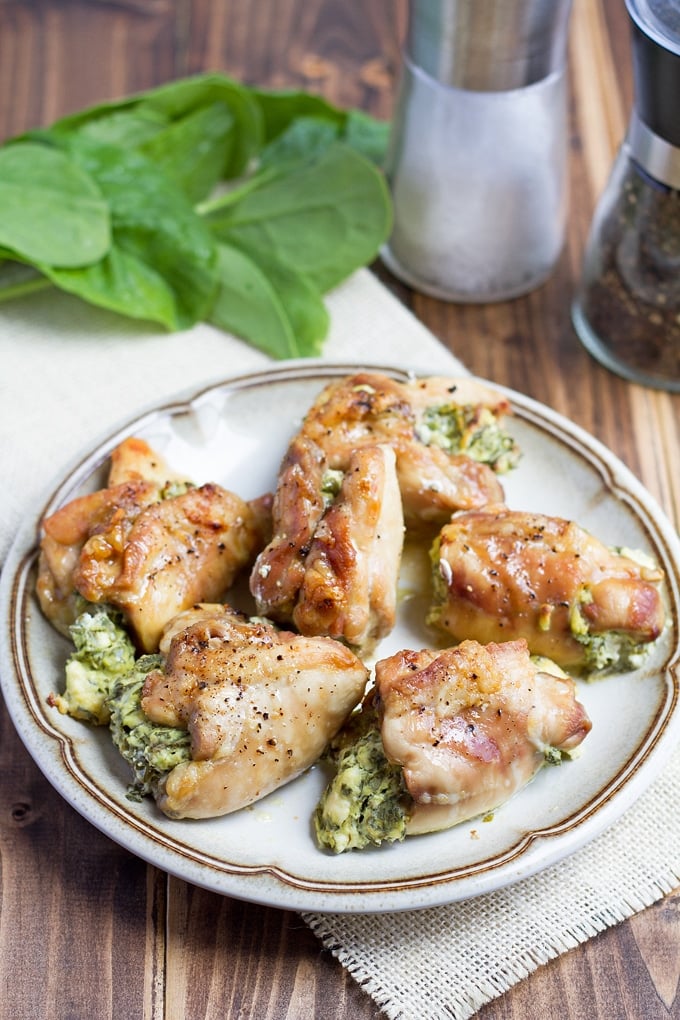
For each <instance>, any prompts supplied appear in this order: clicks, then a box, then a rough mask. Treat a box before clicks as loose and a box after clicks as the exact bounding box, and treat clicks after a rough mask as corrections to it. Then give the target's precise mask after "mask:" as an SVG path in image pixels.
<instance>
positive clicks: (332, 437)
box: [301, 372, 518, 527]
mask: <svg viewBox="0 0 680 1020" xmlns="http://www.w3.org/2000/svg"><path fill="white" fill-rule="evenodd" d="M508 413H509V405H508V402H507V400H506V399H505V398H503V397H500V396H499V394H497V393H496V392H494V391H493V390H490V389H488V388H487V387H484V386H482V385H481V384H480V383H478V382H476V381H474V380H469V379H447V378H440V377H432V378H429V379H417V380H414V381H412V382H406V383H405V382H399V381H397V380H395V379H392V378H390V377H389V376H386V375H383V374H381V373H377V372H360V373H357V374H356V375H353V376H349V377H347V378H345V379H342V380H340V381H338V382H335V383H331V384H330V385H329V386H327V387H326V388H325V389H324V390H323V392H322V393H321V394H320V395H319V397H318V398H317V399H316V400H315V402H314V404H313V405H312V407H311V408H310V410H309V411H308V413H307V415H306V416H305V419H304V421H303V424H302V429H301V432H302V435H304V436H305V437H306V438H308V439H310V440H312V441H313V442H314V443H315V444H316V445H317V446H318V447H320V448H321V449H322V450H323V452H324V454H325V456H326V458H327V461H328V464H329V466H330V467H331V468H338V469H340V470H345V469H346V468H347V464H348V461H349V458H350V456H351V455H352V454H353V452H354V451H355V450H357V449H359V448H360V447H363V446H373V445H375V444H376V443H381V444H383V443H384V444H389V445H390V446H392V447H393V449H394V451H395V454H396V458H397V476H398V479H399V486H400V489H401V494H402V500H403V504H404V516H405V518H406V522H407V524H408V525H409V526H411V527H413V526H419V525H422V524H423V523H425V524H428V525H432V524H434V523H437V522H439V523H440V524H442V523H443V522H444V521H445V520H447V519H448V517H449V516H450V515H451V513H452V512H453V511H454V510H460V509H466V508H470V507H476V506H482V505H484V504H485V503H488V502H496V501H498V500H500V499H502V498H503V492H502V488H501V485H500V482H499V481H498V479H497V477H496V474H495V473H494V471H498V472H500V471H504V470H507V469H508V468H509V467H511V466H512V465H513V464H514V463H515V462H516V460H517V456H518V453H517V449H516V447H515V444H514V442H513V441H512V439H511V438H510V436H509V435H508V434H507V432H505V430H504V429H503V427H502V421H503V418H504V416H505V415H507V414H508Z"/></svg>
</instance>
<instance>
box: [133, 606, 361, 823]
mask: <svg viewBox="0 0 680 1020" xmlns="http://www.w3.org/2000/svg"><path fill="white" fill-rule="evenodd" d="M184 623H186V624H187V626H186V627H183V624H184ZM166 645H167V648H168V651H167V658H166V660H165V664H164V666H163V668H162V669H158V670H155V671H153V672H151V673H149V674H148V676H147V678H146V681H145V683H144V687H143V692H142V702H141V703H142V708H143V710H144V712H145V713H146V716H147V717H148V718H149V719H150V720H151V722H152V723H154V724H161V725H163V726H168V727H180V728H186V729H187V730H188V733H189V736H190V740H191V759H192V760H191V761H184V762H182V763H180V764H179V765H177V766H176V767H175V768H174V769H172V770H171V771H170V772H169V774H168V775H167V776H165V777H164V779H163V780H162V782H161V784H160V786H159V788H158V790H157V801H158V804H159V806H160V807H161V809H162V810H163V811H164V812H165V813H166V814H168V815H170V816H171V817H173V818H208V817H213V816H217V815H224V814H228V813H230V812H232V811H237V810H239V809H240V808H242V807H245V806H246V805H248V804H251V803H253V802H254V801H256V800H259V799H260V798H261V797H264V796H265V795H266V794H268V793H270V792H271V791H272V790H275V789H276V788H277V787H279V786H281V785H282V784H284V783H287V782H289V781H290V780H292V779H294V778H295V777H296V776H298V775H300V773H301V772H303V771H304V770H305V769H307V768H308V767H309V766H310V765H312V764H313V763H314V762H315V761H316V760H317V759H318V757H319V755H320V754H321V752H322V751H323V749H324V747H325V746H326V744H327V743H328V741H329V740H330V739H331V738H332V737H333V736H334V735H335V734H336V733H337V731H338V730H339V729H340V727H341V726H342V724H343V722H344V721H345V719H346V718H347V716H348V715H349V714H350V712H351V711H352V709H353V708H354V707H355V706H356V705H357V704H358V702H359V701H360V700H361V697H362V695H363V692H364V688H365V685H366V680H367V671H366V668H365V667H364V665H363V664H362V662H361V661H360V660H359V659H358V658H357V657H356V656H355V655H354V654H353V653H352V652H351V651H350V650H349V649H348V648H346V647H345V646H344V645H341V644H340V643H339V642H336V641H333V640H332V639H330V638H324V637H314V638H312V637H304V636H300V635H297V634H292V633H289V632H278V631H277V630H276V629H275V628H274V627H273V626H272V625H270V624H268V623H266V622H262V621H258V622H250V621H248V620H247V619H246V618H245V617H243V616H242V615H241V614H239V613H236V612H235V611H233V610H231V609H229V607H227V606H210V605H207V606H200V607H196V608H194V609H193V610H189V611H188V613H187V614H186V615H185V616H183V615H180V616H179V617H178V618H177V620H174V621H172V624H171V633H170V635H169V643H168V642H165V641H164V646H166Z"/></svg>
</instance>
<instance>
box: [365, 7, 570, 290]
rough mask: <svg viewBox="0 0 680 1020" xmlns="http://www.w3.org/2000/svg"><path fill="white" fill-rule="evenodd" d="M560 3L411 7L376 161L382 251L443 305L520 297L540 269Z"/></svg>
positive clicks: (558, 126) (553, 230)
mask: <svg viewBox="0 0 680 1020" xmlns="http://www.w3.org/2000/svg"><path fill="white" fill-rule="evenodd" d="M570 11H571V0H412V3H411V7H410V17H409V27H408V33H407V39H406V44H405V48H404V53H403V70H402V77H401V83H400V89H399V93H398V97H397V105H396V111H395V116H394V118H393V128H392V135H391V139H390V149H389V154H388V159H387V164H386V170H387V175H388V179H389V181H390V185H391V189H392V197H393V203H394V228H393V231H392V235H391V238H390V240H389V242H388V244H387V245H386V247H385V249H384V250H383V252H382V257H383V260H384V262H385V263H386V265H387V266H388V267H389V268H390V269H391V270H392V271H393V272H394V273H395V274H396V275H397V276H399V277H400V278H402V279H403V280H405V281H406V282H407V283H409V284H410V285H411V286H414V287H416V288H417V289H420V290H422V291H424V292H426V293H430V294H433V295H435V296H436V297H440V298H443V299H445V300H452V301H463V302H485V301H496V300H503V299H506V298H511V297H515V296H517V295H519V294H523V293H525V292H527V291H529V290H531V289H533V288H534V287H536V286H538V285H539V284H540V283H542V282H543V281H544V280H545V279H546V278H547V277H548V275H549V274H550V272H551V271H552V269H553V268H554V265H555V262H556V261H557V259H558V257H559V255H560V251H561V249H562V246H563V242H564V231H565V221H566V205H567V142H568V137H567V136H568V132H567V85H566V70H565V65H566V42H567V33H568V22H569V15H570Z"/></svg>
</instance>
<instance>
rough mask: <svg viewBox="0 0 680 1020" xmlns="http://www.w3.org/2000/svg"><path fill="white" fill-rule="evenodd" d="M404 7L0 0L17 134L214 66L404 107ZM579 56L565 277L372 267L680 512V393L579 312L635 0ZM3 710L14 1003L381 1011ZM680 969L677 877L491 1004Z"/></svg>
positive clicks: (669, 981)
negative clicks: (621, 370) (59, 785)
mask: <svg viewBox="0 0 680 1020" xmlns="http://www.w3.org/2000/svg"><path fill="white" fill-rule="evenodd" d="M405 23H406V5H405V0H393V2H392V3H387V2H386V0H364V2H362V3H358V2H355V3H348V2H347V0H251V2H249V3H244V2H243V0H220V2H219V3H216V2H211V0H118V2H115V0H111V2H104V0H90V2H84V0H23V2H21V0H17V2H11V0H9V2H8V0H0V139H4V138H6V137H8V136H11V135H14V134H17V133H19V132H20V131H22V130H24V129H26V128H29V127H35V126H38V125H41V124H43V123H47V122H49V121H51V120H53V119H54V118H56V117H57V116H59V115H61V114H65V113H67V112H70V111H73V110H75V109H78V108H79V107H82V106H85V105H89V104H90V103H92V102H95V101H97V100H103V99H108V98H114V97H117V96H120V95H123V94H125V93H128V92H132V91H136V90H139V89H143V88H147V87H150V86H152V85H155V84H158V83H161V82H163V81H166V80H169V79H172V78H176V77H181V76H183V75H186V74H190V73H193V72H197V71H201V70H208V69H221V70H224V71H226V72H228V73H230V74H231V75H233V76H234V77H237V78H241V79H242V80H244V81H246V82H248V83H257V84H261V85H264V86H271V87H281V86H296V87H299V86H302V87H306V88H309V89H312V90H315V91H318V92H321V93H323V94H324V95H326V96H327V97H328V98H329V99H331V100H332V101H334V102H337V103H339V104H343V105H354V106H360V107H364V108H365V109H367V110H369V111H370V112H372V113H373V114H375V115H377V116H380V117H384V118H387V117H389V116H390V114H391V112H392V105H393V98H394V92H395V81H396V77H397V75H398V71H399V65H400V43H401V40H402V38H403V33H404V28H405ZM571 69H572V100H571V115H572V119H571V184H572V207H571V215H570V220H569V236H568V243H567V245H566V249H565V251H564V254H563V257H562V258H561V260H560V263H559V265H558V267H557V269H556V271H555V273H554V274H553V276H552V278H551V279H550V281H549V282H548V283H547V284H545V285H544V286H543V287H541V288H540V289H539V290H537V291H535V292H534V293H533V294H531V295H529V296H527V297H525V298H522V299H519V300H516V301H512V302H507V303H504V304H498V305H489V306H463V305H453V304H445V303H442V302H439V301H436V300H434V299H431V298H428V297H425V296H423V295H421V294H418V293H413V292H411V291H410V290H409V289H408V288H406V287H404V286H402V285H400V284H399V283H397V282H396V281H395V280H393V279H392V278H391V277H390V276H389V274H388V273H387V272H386V271H385V270H384V269H382V268H381V267H379V266H378V267H376V272H378V273H379V275H380V276H381V278H382V279H383V280H384V281H385V282H386V283H387V284H388V285H389V286H390V287H392V288H393V290H394V291H395V293H396V294H397V295H398V296H399V297H400V298H401V299H402V300H403V301H404V302H405V303H406V304H408V305H409V306H410V307H411V308H412V309H413V310H414V312H415V313H416V315H417V316H419V317H420V318H421V319H422V320H423V322H424V323H426V325H427V326H429V327H430V328H431V329H432V330H433V332H434V333H435V334H437V335H438V336H439V337H440V338H441V340H442V342H443V343H444V344H445V345H446V346H447V347H450V348H451V350H453V351H455V352H456V354H457V355H458V356H459V357H460V358H462V360H463V361H464V362H465V363H466V364H467V365H468V367H469V368H470V369H471V370H472V371H473V372H474V373H476V374H478V375H481V376H484V377H487V378H489V379H493V380H495V381H497V382H499V383H504V384H507V385H509V386H511V387H514V388H517V389H520V390H523V391H524V392H526V393H528V394H530V395H531V396H533V397H535V398H537V399H539V400H541V401H543V402H544V403H546V404H549V405H550V406H552V407H554V408H556V409H557V410H558V411H560V412H562V413H564V414H566V415H567V416H568V417H570V418H571V419H573V420H574V421H576V422H577V423H578V424H580V425H581V426H583V427H584V428H586V429H587V430H588V431H589V432H591V433H592V434H593V435H595V436H597V437H598V438H599V439H601V440H602V441H604V442H605V443H606V444H607V445H608V446H609V447H611V449H612V450H614V451H615V452H616V453H617V454H618V455H619V456H620V457H621V458H622V459H623V460H624V461H625V462H626V463H627V464H628V465H629V467H630V468H631V469H632V470H633V471H634V472H635V473H636V474H637V475H638V476H639V477H640V478H641V479H642V481H643V482H644V483H645V484H646V485H647V487H648V488H649V489H650V490H651V491H652V493H653V494H654V495H655V496H656V497H657V498H658V500H659V501H660V503H661V504H662V505H663V506H664V508H665V509H666V511H667V512H668V513H669V515H670V516H671V517H673V516H674V518H675V520H676V521H677V520H679V519H680V397H671V396H669V395H667V394H664V393H660V392H653V391H650V390H645V389H642V388H639V387H636V386H632V385H629V384H627V383H625V382H623V381H622V380H620V379H618V378H616V377H615V376H613V375H611V374H609V373H608V372H606V371H605V370H604V369H602V368H601V367H599V366H598V365H597V364H596V363H595V362H594V361H593V360H591V358H590V357H589V355H588V354H586V353H585V351H584V350H583V349H582V348H581V346H580V345H579V343H578V342H577V340H576V337H575V335H574V333H573V330H572V327H571V325H570V319H569V303H570V297H571V294H572V292H573V286H574V281H575V278H576V276H577V274H578V271H579V264H580V259H581V253H582V250H583V245H584V241H585V237H586V233H587V229H588V225H589V221H590V216H591V212H592V209H593V205H594V201H595V199H596V197H597V195H598V194H599V192H600V190H601V188H602V187H603V185H604V183H605V180H606V177H607V174H608V171H609V167H610V165H611V160H612V157H613V154H614V151H615V149H616V146H617V145H618V143H619V141H620V139H621V137H622V135H623V133H624V130H625V126H626V121H627V117H628V110H629V108H630V101H631V94H632V83H631V73H630V51H629V37H628V24H627V19H626V15H625V10H624V6H623V0H576V5H575V11H574V17H573V19H572V46H571ZM1 725H2V743H1V744H0V758H1V763H2V764H1V769H2V776H3V783H2V793H1V798H2V800H1V804H2V811H1V814H0V865H1V869H2V870H1V875H2V900H1V914H0V922H1V928H0V947H1V948H0V952H1V957H0V972H1V974H2V981H1V985H0V1015H2V1016H3V1017H6V1018H8V1020H33V1018H35V1020H37V1018H45V1017H58V1018H64V1020H65V1018H83V1020H94V1018H101V1017H107V1016H114V1017H117V1018H120V1020H123V1018H125V1020H128V1018H132V1017H142V1016H143V1017H148V1018H160V1017H166V1018H181V1017H186V1018H189V1020H199V1018H203V1017H218V1016H219V1017H234V1018H235V1017H244V1018H245V1017H257V1018H259V1017H262V1018H264V1017H268V1018H277V1020H278V1018H281V1020H282V1018H284V1017H285V1018H287V1020H297V1018H300V1020H302V1018H304V1020H308V1018H310V1017H315V1018H317V1020H333V1018H339V1017H352V1018H368V1017H376V1016H378V1015H379V1011H378V1009H377V1008H376V1006H375V1005H374V1003H373V1002H372V1000H371V999H370V998H369V997H368V996H367V995H366V994H365V993H364V992H363V991H362V990H361V989H360V988H359V987H358V986H357V985H356V984H355V983H354V981H353V979H352V978H351V977H349V976H348V975H347V974H346V973H345V972H344V971H343V970H342V968H341V967H340V966H339V964H337V963H336V962H335V961H334V959H333V958H332V957H331V955H330V954H329V953H328V952H326V951H324V950H323V949H322V948H321V947H320V945H319V943H318V942H317V940H316V939H315V937H314V936H313V935H312V934H311V932H310V931H309V930H308V929H307V928H306V926H305V925H304V924H303V923H302V922H301V920H300V919H299V918H298V917H297V916H296V915H294V914H292V913H286V912H283V911H279V910H275V909H266V908H264V907H259V906H253V905H250V904H247V903H242V902H239V901H237V900H231V899H227V898H222V897H220V896H217V895H213V894H211V893H208V892H205V891H202V890H200V889H198V888H194V887H192V886H190V885H187V884H185V883H183V882H182V881H178V880H176V879H174V878H169V877H168V876H167V875H165V874H164V873H162V872H160V871H158V870H156V869H154V868H153V867H150V866H147V865H146V864H144V863H143V862H142V861H140V860H138V859H136V858H134V857H132V856H131V855H130V854H128V853H127V852H126V851H125V850H123V849H120V848H119V847H118V846H116V845H114V844H113V843H112V842H110V841H109V840H108V839H107V838H106V837H104V836H102V835H100V834H99V833H98V832H97V831H96V830H95V829H93V828H92V827H91V826H90V825H89V824H88V823H87V822H86V821H84V820H83V819H82V818H81V817H80V816H79V815H78V814H76V813H75V812H74V811H73V810H72V809H71V808H70V807H69V806H68V805H67V804H66V803H65V802H63V801H62V800H61V799H60V797H59V796H58V795H57V794H56V793H55V792H54V791H53V789H52V788H51V786H50V785H49V784H48V783H47V781H46V780H45V779H44V778H43V777H42V776H41V774H40V773H39V772H38V770H37V768H36V767H35V766H34V764H33V763H32V761H31V759H30V758H29V757H28V755H27V754H26V752H25V751H24V750H23V747H22V745H21V743H20V741H19V739H18V737H17V736H16V734H15V732H14V730H13V727H12V725H11V723H10V722H9V720H8V719H7V716H6V714H4V713H3V715H2V722H1ZM406 965H408V964H406ZM679 977H680V892H676V893H675V894H673V895H670V896H668V897H667V898H666V899H665V900H663V901H662V902H660V903H659V904H658V905H657V906H654V907H652V908H650V909H648V910H646V911H644V912H643V913H641V914H639V915H637V916H636V917H634V918H632V919H631V920H630V921H627V922H625V923H623V924H621V925H619V926H618V927H616V928H613V929H609V930H608V931H607V932H605V933H604V934H602V935H600V936H599V937H597V938H594V939H592V940H590V941H589V942H587V943H586V944H585V945H584V946H582V947H580V948H578V949H575V950H572V951H571V952H570V953H568V954H567V955H565V956H562V957H561V958H559V959H558V960H556V961H555V962H553V963H550V964H548V965H547V966H544V967H541V968H540V969H539V970H538V971H537V972H536V973H535V974H534V975H533V976H531V977H530V978H528V979H527V980H525V981H523V982H522V983H520V984H519V985H518V986H517V987H515V988H514V989H513V990H512V991H510V992H509V993H507V994H506V995H504V996H503V997H502V998H500V999H498V1000H496V1001H495V1002H493V1003H491V1004H489V1005H488V1006H487V1007H485V1008H484V1009H482V1011H481V1013H480V1016H482V1017H484V1018H485V1020H492V1018H500V1017H503V1018H506V1020H507V1018H510V1017H517V1018H519V1017H522V1018H526V1017H539V1016H545V1017H552V1016H557V1015H559V1016H561V1017H563V1018H564V1020H577V1018H579V1020H580V1018H585V1017H588V1018H589V1020H592V1018H594V1017H601V1018H607V1020H614V1018H616V1020H620V1018H624V1017H629V1018H631V1020H642V1018H644V1020H655V1018H661V1017H680V994H679V993H678V979H679Z"/></svg>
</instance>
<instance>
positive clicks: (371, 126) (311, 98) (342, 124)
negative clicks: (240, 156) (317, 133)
mask: <svg viewBox="0 0 680 1020" xmlns="http://www.w3.org/2000/svg"><path fill="white" fill-rule="evenodd" d="M253 95H254V96H255V98H256V100H257V102H258V103H259V105H260V109H261V111H262V118H263V123H264V140H265V143H268V142H271V141H272V140H273V139H275V138H278V136H279V135H280V134H282V133H283V132H284V131H285V130H286V129H287V128H288V127H289V126H290V124H292V123H293V122H294V121H296V120H300V119H302V118H305V119H314V120H316V121H324V122H325V123H327V124H329V125H332V126H333V127H335V129H336V131H337V137H338V139H339V140H341V141H344V142H346V143H347V144H348V145H349V146H350V147H351V148H353V149H356V150H357V152H360V153H361V154H362V155H363V156H366V158H367V159H370V160H371V161H372V162H374V163H377V164H378V165H379V166H382V165H383V163H384V159H385V154H386V152H387V145H388V141H389V131H390V126H389V123H388V122H387V121H381V120H377V119H376V118H375V117H371V116H370V114H367V113H364V112H363V111H361V110H342V109H340V108H339V107H337V106H333V104H332V103H329V102H327V100H325V99H323V98H322V97H321V96H316V95H312V94H310V93H308V92H300V91H297V90H294V89H291V90H281V91H277V92H274V91H268V90H266V89H254V90H253Z"/></svg>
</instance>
